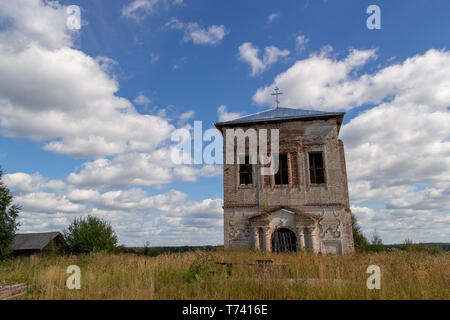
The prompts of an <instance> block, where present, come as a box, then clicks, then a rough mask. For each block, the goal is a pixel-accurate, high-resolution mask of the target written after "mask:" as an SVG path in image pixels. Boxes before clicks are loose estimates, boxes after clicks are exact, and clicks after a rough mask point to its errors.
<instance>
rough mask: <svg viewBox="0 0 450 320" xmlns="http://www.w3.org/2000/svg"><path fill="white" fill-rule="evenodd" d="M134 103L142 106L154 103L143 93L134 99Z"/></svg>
mask: <svg viewBox="0 0 450 320" xmlns="http://www.w3.org/2000/svg"><path fill="white" fill-rule="evenodd" d="M133 101H134V103H135V104H137V105H140V106H145V105H148V104H150V103H151V102H152V101H151V100H150V99H149V98H148V97H147V96H145V95H144V94H142V93H139V94H138V96H137V97H136V98H134V100H133Z"/></svg>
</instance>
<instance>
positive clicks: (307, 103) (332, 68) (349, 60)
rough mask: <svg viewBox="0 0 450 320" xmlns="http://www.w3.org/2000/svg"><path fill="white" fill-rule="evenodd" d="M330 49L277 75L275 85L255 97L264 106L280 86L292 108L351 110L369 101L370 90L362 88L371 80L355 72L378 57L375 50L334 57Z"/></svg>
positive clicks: (287, 104) (271, 102)
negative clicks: (354, 76)
mask: <svg viewBox="0 0 450 320" xmlns="http://www.w3.org/2000/svg"><path fill="white" fill-rule="evenodd" d="M330 52H331V51H330V48H329V47H325V48H324V50H322V51H321V52H320V53H315V54H312V55H311V56H310V57H308V58H307V59H303V60H298V61H297V62H296V63H295V64H294V65H293V66H291V67H290V68H289V69H288V70H286V71H285V72H282V73H280V74H279V75H278V76H276V78H275V80H274V82H273V84H271V85H269V86H266V87H264V88H260V89H258V90H257V92H256V93H255V94H254V96H253V100H254V101H255V102H256V103H257V104H260V105H265V104H273V99H272V97H271V96H270V93H271V92H273V89H274V88H276V87H279V88H282V90H283V93H284V95H283V105H285V106H288V107H291V108H310V109H317V110H349V109H352V108H353V107H355V106H357V105H360V104H362V103H364V102H368V101H367V100H369V97H368V96H369V95H370V94H369V92H367V93H366V92H364V94H363V92H361V91H363V90H362V88H361V87H365V86H367V88H369V86H368V85H367V84H366V83H367V81H368V79H366V78H365V77H361V79H355V78H353V77H352V74H353V72H354V71H356V69H357V68H358V67H360V66H362V65H363V64H365V63H366V62H367V61H369V60H370V59H374V58H375V57H376V53H375V50H356V49H354V50H351V51H350V53H349V54H348V56H347V57H346V58H344V59H342V60H337V59H335V58H332V57H330ZM256 65H257V64H256ZM374 93H375V92H374ZM375 98H376V97H375V96H373V99H375Z"/></svg>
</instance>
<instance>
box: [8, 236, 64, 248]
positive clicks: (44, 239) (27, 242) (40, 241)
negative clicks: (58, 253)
mask: <svg viewBox="0 0 450 320" xmlns="http://www.w3.org/2000/svg"><path fill="white" fill-rule="evenodd" d="M60 235H61V233H60V232H44V233H17V234H16V235H15V236H14V244H13V250H42V249H44V248H45V247H46V246H47V245H48V243H49V242H50V241H52V240H53V239H55V238H56V237H57V236H60Z"/></svg>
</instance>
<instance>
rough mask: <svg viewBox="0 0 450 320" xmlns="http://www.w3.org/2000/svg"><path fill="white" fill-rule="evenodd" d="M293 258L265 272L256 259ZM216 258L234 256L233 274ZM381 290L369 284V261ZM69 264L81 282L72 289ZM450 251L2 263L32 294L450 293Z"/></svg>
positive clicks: (225, 257)
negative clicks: (78, 272)
mask: <svg viewBox="0 0 450 320" xmlns="http://www.w3.org/2000/svg"><path fill="white" fill-rule="evenodd" d="M258 259H272V260H274V262H275V263H287V264H289V266H288V268H287V270H286V271H283V270H282V269H281V268H274V270H273V272H272V273H271V274H263V275H260V274H259V273H258V268H257V267H256V266H250V265H248V264H249V263H255V262H256V260H258ZM214 262H233V263H236V264H235V265H234V266H233V272H232V276H231V277H228V275H227V273H226V269H225V268H223V266H220V265H215V264H214ZM373 264H375V265H378V266H379V267H380V268H381V290H368V289H367V286H366V281H367V278H368V276H369V275H368V274H366V269H367V267H368V266H369V265H373ZM69 265H78V266H79V267H80V268H81V289H80V290H68V289H67V288H66V280H67V278H68V277H69V274H66V269H67V267H68V266H69ZM449 270H450V253H449V252H442V253H435V254H433V253H429V252H408V251H395V252H382V253H367V254H355V255H349V256H334V255H327V256H322V255H311V254H268V253H263V252H253V251H247V250H245V251H224V250H216V251H214V252H187V253H177V254H165V255H160V256H157V257H145V256H139V255H134V254H102V253H96V254H91V255H85V256H32V257H29V258H18V259H11V260H7V261H3V262H0V283H2V282H6V283H7V282H24V283H28V284H29V285H30V287H29V291H28V295H27V296H26V297H25V299H447V300H448V299H449V298H450V272H449Z"/></svg>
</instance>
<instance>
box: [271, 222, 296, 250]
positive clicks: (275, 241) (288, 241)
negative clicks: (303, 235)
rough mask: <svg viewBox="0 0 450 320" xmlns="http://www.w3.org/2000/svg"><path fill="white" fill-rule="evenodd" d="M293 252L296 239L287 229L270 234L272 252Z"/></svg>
mask: <svg viewBox="0 0 450 320" xmlns="http://www.w3.org/2000/svg"><path fill="white" fill-rule="evenodd" d="M295 251H297V237H296V236H295V233H294V232H293V231H291V230H289V229H287V228H280V229H277V230H275V232H274V233H273V234H272V252H295Z"/></svg>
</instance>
